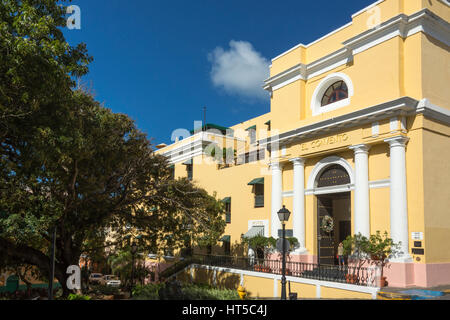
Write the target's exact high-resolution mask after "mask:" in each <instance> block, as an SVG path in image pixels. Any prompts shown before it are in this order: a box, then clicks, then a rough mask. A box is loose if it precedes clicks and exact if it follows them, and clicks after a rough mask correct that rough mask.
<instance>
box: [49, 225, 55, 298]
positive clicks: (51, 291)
mask: <svg viewBox="0 0 450 320" xmlns="http://www.w3.org/2000/svg"><path fill="white" fill-rule="evenodd" d="M56 228H57V227H56V226H55V228H54V229H53V238H52V249H51V250H52V251H51V260H50V277H49V278H50V279H49V282H48V300H53V280H54V279H55V251H56Z"/></svg>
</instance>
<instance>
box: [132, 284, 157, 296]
mask: <svg viewBox="0 0 450 320" xmlns="http://www.w3.org/2000/svg"><path fill="white" fill-rule="evenodd" d="M162 287H163V285H162V284H148V285H144V286H142V285H138V286H136V287H135V288H134V289H133V300H159V290H160V289H161V288H162Z"/></svg>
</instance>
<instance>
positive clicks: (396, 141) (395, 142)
mask: <svg viewBox="0 0 450 320" xmlns="http://www.w3.org/2000/svg"><path fill="white" fill-rule="evenodd" d="M408 141H409V138H408V137H405V136H396V137H392V138H389V139H386V140H384V142H387V143H389V145H390V146H391V147H405V146H406V144H407V143H408Z"/></svg>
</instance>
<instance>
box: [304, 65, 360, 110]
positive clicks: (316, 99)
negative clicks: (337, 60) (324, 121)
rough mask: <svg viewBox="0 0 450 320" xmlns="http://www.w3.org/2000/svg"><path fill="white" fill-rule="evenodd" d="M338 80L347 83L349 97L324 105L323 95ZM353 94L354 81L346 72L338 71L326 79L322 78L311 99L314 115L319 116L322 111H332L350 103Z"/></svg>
mask: <svg viewBox="0 0 450 320" xmlns="http://www.w3.org/2000/svg"><path fill="white" fill-rule="evenodd" d="M338 81H344V82H345V84H346V85H347V89H348V98H346V99H343V100H339V101H336V102H334V103H331V104H328V105H326V106H323V107H322V98H323V95H324V94H325V92H326V91H327V89H328V88H329V87H330V86H331V85H332V84H333V83H336V82H338ZM353 94H354V87H353V82H352V80H351V79H350V77H349V76H348V75H346V74H345V73H341V72H338V73H332V74H330V75H328V76H326V77H325V78H324V79H322V81H320V83H319V84H318V86H317V88H316V90H315V91H314V94H313V97H312V100H311V110H312V115H313V116H317V115H320V114H322V113H325V112H330V111H333V110H336V109H339V108H342V107H345V106H348V105H350V102H351V98H352V97H353Z"/></svg>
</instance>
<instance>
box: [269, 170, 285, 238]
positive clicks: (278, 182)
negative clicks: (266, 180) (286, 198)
mask: <svg viewBox="0 0 450 320" xmlns="http://www.w3.org/2000/svg"><path fill="white" fill-rule="evenodd" d="M270 168H271V169H272V229H271V236H272V237H274V238H275V239H277V238H278V230H279V229H281V222H280V219H279V218H278V211H280V209H281V208H282V207H283V184H282V166H281V165H280V163H278V162H274V163H272V164H271V165H270Z"/></svg>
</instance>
